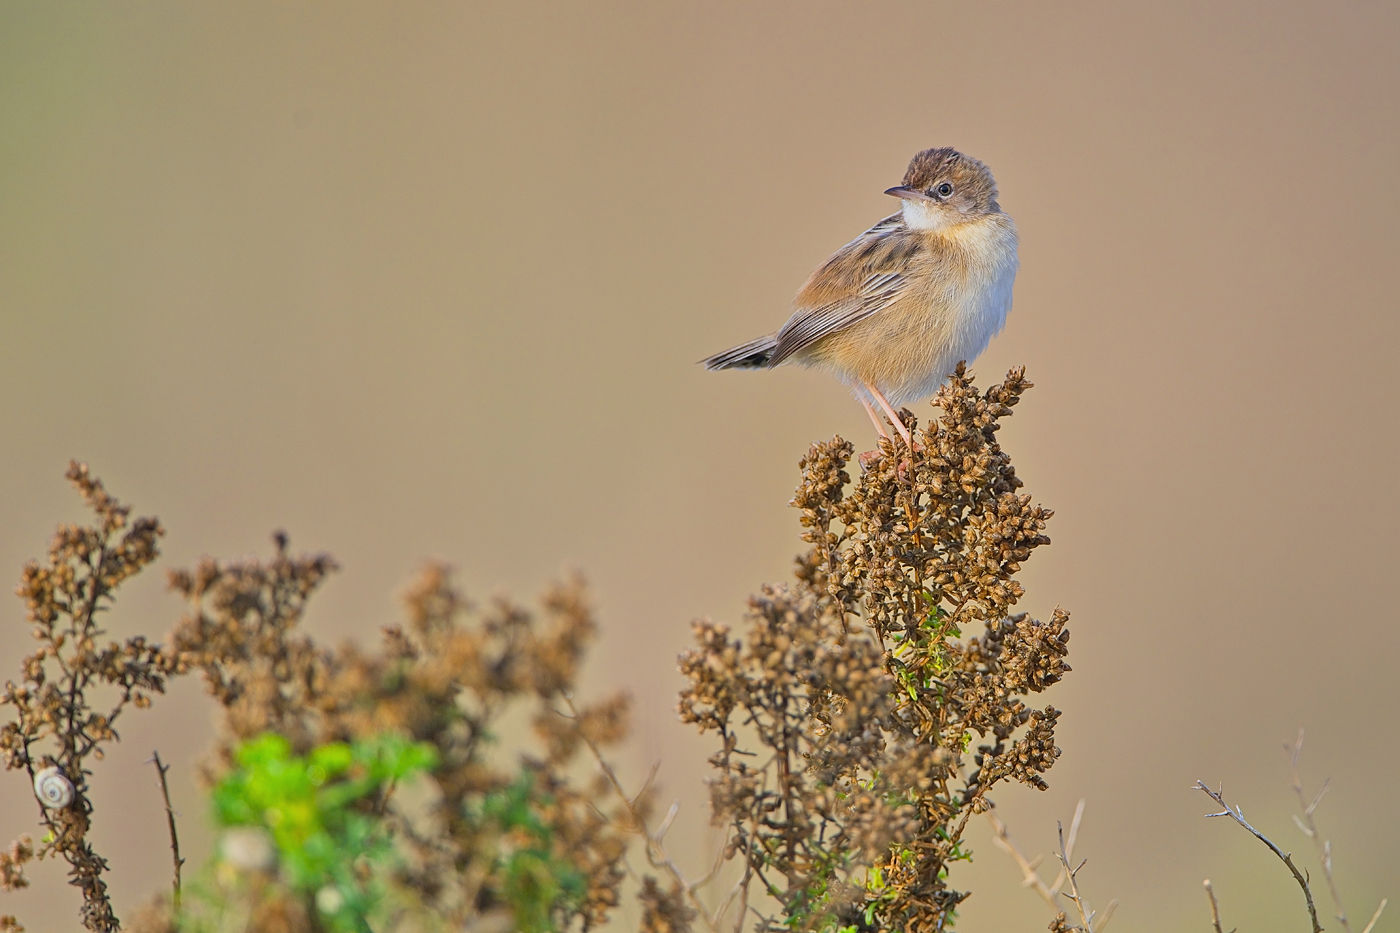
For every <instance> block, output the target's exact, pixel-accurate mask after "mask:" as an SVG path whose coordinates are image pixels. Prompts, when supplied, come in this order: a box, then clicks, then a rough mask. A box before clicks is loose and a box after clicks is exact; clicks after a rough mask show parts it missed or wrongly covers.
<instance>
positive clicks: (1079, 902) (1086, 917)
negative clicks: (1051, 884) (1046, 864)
mask: <svg viewBox="0 0 1400 933" xmlns="http://www.w3.org/2000/svg"><path fill="white" fill-rule="evenodd" d="M1055 826H1056V828H1057V829H1058V830H1059V834H1060V865H1061V866H1063V867H1064V871H1065V878H1066V880H1067V882H1068V884H1069V893H1068V894H1066V895H1065V897H1067V898H1069V899H1070V900H1071V901H1073V902H1074V909H1075V910H1077V911H1078V912H1079V920H1080V924H1081V927H1080V928H1081V929H1083V930H1084V931H1085V933H1093V930H1094V912H1093V911H1092V910H1090V909H1089V905H1087V904H1085V903H1084V896H1083V895H1081V894H1080V893H1079V884H1078V882H1077V880H1076V879H1075V876H1076V875H1078V874H1079V869H1080V868H1083V867H1084V862H1087V861H1088V859H1085V860H1084V862H1080V863H1079V866H1078V868H1071V867H1070V864H1069V850H1068V849H1066V848H1065V827H1064V824H1063V823H1059V822H1056V823H1055ZM1071 828H1073V827H1071Z"/></svg>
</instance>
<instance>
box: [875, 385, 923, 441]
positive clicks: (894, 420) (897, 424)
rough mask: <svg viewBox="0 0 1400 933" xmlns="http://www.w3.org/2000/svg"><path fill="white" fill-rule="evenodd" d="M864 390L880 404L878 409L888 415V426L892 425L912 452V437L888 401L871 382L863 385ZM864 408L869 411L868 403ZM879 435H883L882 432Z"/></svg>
mask: <svg viewBox="0 0 1400 933" xmlns="http://www.w3.org/2000/svg"><path fill="white" fill-rule="evenodd" d="M865 388H866V391H868V392H869V393H870V394H871V395H872V396H874V397H875V401H877V402H879V403H880V407H881V408H883V409H884V410H885V414H887V415H889V417H890V424H892V425H894V429H895V430H896V431H898V432H899V436H900V437H902V438H904V443H906V444H908V445H909V449H910V450H913V449H914V435H912V434H910V433H909V429H908V428H906V427H905V426H904V422H903V421H901V420H899V415H898V414H897V413H896V412H895V410H894V406H892V405H891V404H890V403H889V401H888V400H887V399H886V398H885V397H884V396H883V395H881V394H880V390H879V389H877V388H875V384H874V383H872V382H867V383H866V384H865ZM865 407H866V410H867V411H869V409H870V405H869V403H866V406H865ZM873 414H874V413H873V412H872V415H873ZM881 433H882V434H883V433H884V432H883V431H882V432H881Z"/></svg>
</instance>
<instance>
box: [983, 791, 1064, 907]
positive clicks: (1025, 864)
mask: <svg viewBox="0 0 1400 933" xmlns="http://www.w3.org/2000/svg"><path fill="white" fill-rule="evenodd" d="M987 822H989V823H991V824H992V843H993V844H994V845H996V847H997V848H998V849H1000V850H1001V851H1003V852H1005V853H1006V854H1007V855H1009V856H1011V858H1012V860H1013V861H1015V863H1016V865H1017V866H1018V867H1019V868H1020V869H1021V874H1022V876H1023V879H1022V881H1021V884H1022V886H1023V887H1027V888H1034V889H1035V893H1037V894H1039V895H1040V899H1041V900H1042V901H1044V902H1045V904H1046V906H1047V907H1049V908H1050V909H1051V910H1052V911H1054V912H1055V913H1059V911H1060V908H1059V905H1058V904H1057V903H1056V901H1055V893H1056V892H1054V891H1052V890H1050V887H1049V886H1048V885H1047V884H1046V883H1045V881H1044V880H1043V879H1041V877H1040V872H1038V871H1036V865H1037V864H1038V863H1039V860H1038V859H1037V860H1036V861H1034V862H1033V861H1031V860H1030V859H1028V858H1026V857H1025V855H1023V854H1022V853H1021V850H1020V849H1018V848H1016V843H1015V842H1013V841H1012V839H1011V834H1010V833H1009V832H1007V829H1006V824H1005V823H1003V822H1002V821H1001V819H1000V818H999V817H997V815H996V813H994V812H993V811H991V810H988V811H987Z"/></svg>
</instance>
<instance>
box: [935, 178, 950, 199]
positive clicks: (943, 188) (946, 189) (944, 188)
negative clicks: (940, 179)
mask: <svg viewBox="0 0 1400 933" xmlns="http://www.w3.org/2000/svg"><path fill="white" fill-rule="evenodd" d="M952 193H953V186H952V185H950V184H948V183H947V182H946V181H945V182H944V183H943V184H941V185H939V186H938V194H939V196H940V197H944V198H946V197H947V196H948V195H950V194H952Z"/></svg>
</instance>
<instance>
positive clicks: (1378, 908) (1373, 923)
mask: <svg viewBox="0 0 1400 933" xmlns="http://www.w3.org/2000/svg"><path fill="white" fill-rule="evenodd" d="M1388 903H1390V898H1387V897H1383V898H1381V902H1380V903H1379V904H1377V905H1376V912H1375V913H1373V914H1371V922H1370V923H1368V924H1366V929H1364V930H1362V931H1361V933H1371V931H1372V930H1373V929H1375V927H1376V921H1377V920H1379V919H1380V918H1381V911H1383V910H1385V905H1386V904H1388Z"/></svg>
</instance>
